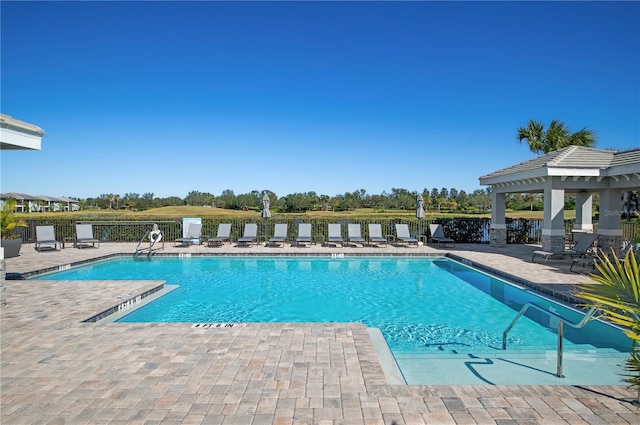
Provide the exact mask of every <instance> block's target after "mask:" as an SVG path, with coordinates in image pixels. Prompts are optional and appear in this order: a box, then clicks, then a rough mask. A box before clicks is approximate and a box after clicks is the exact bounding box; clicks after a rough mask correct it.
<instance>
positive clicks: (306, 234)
mask: <svg viewBox="0 0 640 425" xmlns="http://www.w3.org/2000/svg"><path fill="white" fill-rule="evenodd" d="M300 242H302V243H305V244H306V243H308V244H309V245H311V244H312V243H313V239H311V223H300V224H298V237H297V238H296V246H298V244H299V243H300Z"/></svg>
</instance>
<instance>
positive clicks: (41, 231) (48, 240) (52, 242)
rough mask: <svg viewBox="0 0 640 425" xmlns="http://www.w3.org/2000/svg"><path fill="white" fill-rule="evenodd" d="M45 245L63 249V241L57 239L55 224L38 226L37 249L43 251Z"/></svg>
mask: <svg viewBox="0 0 640 425" xmlns="http://www.w3.org/2000/svg"><path fill="white" fill-rule="evenodd" d="M43 247H48V248H53V249H57V250H58V251H59V250H61V249H62V242H60V241H59V240H56V232H55V230H54V228H53V226H36V251H38V252H39V251H42V248H43Z"/></svg>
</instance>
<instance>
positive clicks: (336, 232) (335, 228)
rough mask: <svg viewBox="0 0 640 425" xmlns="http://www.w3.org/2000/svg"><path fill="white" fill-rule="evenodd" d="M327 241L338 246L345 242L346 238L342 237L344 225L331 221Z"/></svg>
mask: <svg viewBox="0 0 640 425" xmlns="http://www.w3.org/2000/svg"><path fill="white" fill-rule="evenodd" d="M327 243H329V244H334V245H336V246H337V245H342V244H343V243H344V240H343V239H342V226H341V225H340V223H329V235H328V236H327Z"/></svg>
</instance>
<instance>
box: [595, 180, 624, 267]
mask: <svg viewBox="0 0 640 425" xmlns="http://www.w3.org/2000/svg"><path fill="white" fill-rule="evenodd" d="M621 196H622V191H621V190H620V189H607V190H602V191H600V210H599V213H600V219H599V221H598V233H599V234H600V236H599V237H598V242H597V243H598V249H600V250H603V251H604V252H605V253H606V254H610V253H611V249H613V250H614V251H615V255H618V254H619V253H620V250H621V248H622V222H621V216H622V210H621V208H620V200H621Z"/></svg>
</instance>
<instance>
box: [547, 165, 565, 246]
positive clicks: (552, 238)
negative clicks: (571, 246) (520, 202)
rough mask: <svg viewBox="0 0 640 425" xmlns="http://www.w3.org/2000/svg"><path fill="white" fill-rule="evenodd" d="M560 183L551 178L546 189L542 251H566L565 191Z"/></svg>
mask: <svg viewBox="0 0 640 425" xmlns="http://www.w3.org/2000/svg"><path fill="white" fill-rule="evenodd" d="M559 184H560V182H559V181H558V180H557V179H556V178H554V177H550V178H549V180H548V181H547V184H546V185H545V188H544V223H543V224H542V249H543V250H545V251H563V250H564V238H565V229H564V189H562V188H558V187H557V186H559Z"/></svg>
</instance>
